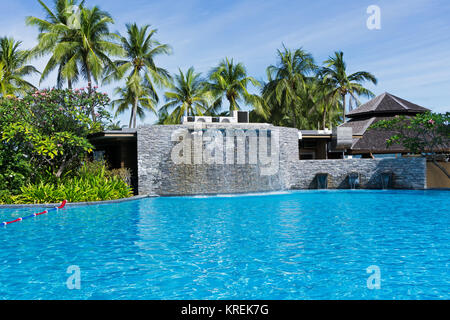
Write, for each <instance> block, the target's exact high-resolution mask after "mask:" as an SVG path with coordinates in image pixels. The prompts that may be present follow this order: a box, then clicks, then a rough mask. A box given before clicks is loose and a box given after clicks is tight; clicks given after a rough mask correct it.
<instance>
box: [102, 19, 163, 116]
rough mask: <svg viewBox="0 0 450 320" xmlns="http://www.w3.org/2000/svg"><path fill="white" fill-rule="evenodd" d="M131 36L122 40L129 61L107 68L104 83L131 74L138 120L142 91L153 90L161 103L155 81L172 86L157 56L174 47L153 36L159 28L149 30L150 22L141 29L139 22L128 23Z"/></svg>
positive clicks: (134, 110)
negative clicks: (156, 58) (139, 100)
mask: <svg viewBox="0 0 450 320" xmlns="http://www.w3.org/2000/svg"><path fill="white" fill-rule="evenodd" d="M126 26H127V37H121V38H120V42H121V46H122V49H123V51H124V56H125V57H126V59H125V60H118V61H115V62H114V68H111V67H110V68H109V70H107V76H106V77H105V79H104V83H108V82H110V81H112V80H119V79H121V78H122V77H123V76H124V74H126V73H128V76H127V86H128V90H129V91H130V92H134V96H135V99H136V100H135V101H134V103H133V108H132V115H131V116H132V117H133V118H134V120H133V122H134V123H136V113H137V105H138V100H137V97H139V96H141V94H140V92H152V95H153V96H154V99H155V101H156V102H158V100H159V98H158V95H157V94H156V90H155V86H154V83H155V84H156V85H157V86H158V87H162V86H163V85H168V83H169V79H170V74H169V72H168V71H167V70H165V69H163V68H160V67H158V66H157V65H156V63H155V57H156V56H158V55H161V54H170V52H171V48H170V46H169V45H167V44H161V43H160V42H159V41H157V40H155V39H153V36H154V35H155V33H156V32H157V30H156V29H151V30H150V29H149V28H150V26H149V25H144V26H143V27H141V28H139V27H138V26H137V25H136V24H135V23H134V24H127V25H126Z"/></svg>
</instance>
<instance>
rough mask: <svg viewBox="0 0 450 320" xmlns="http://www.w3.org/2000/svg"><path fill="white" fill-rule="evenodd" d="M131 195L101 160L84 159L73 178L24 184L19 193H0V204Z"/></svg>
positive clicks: (76, 200)
mask: <svg viewBox="0 0 450 320" xmlns="http://www.w3.org/2000/svg"><path fill="white" fill-rule="evenodd" d="M132 195H133V192H132V190H131V188H130V186H129V185H128V184H127V183H126V182H125V181H123V180H122V177H120V176H118V175H115V174H114V173H113V172H112V171H110V170H108V169H107V167H106V164H105V163H104V162H97V161H96V162H87V163H85V165H84V166H82V167H81V168H80V169H79V170H78V171H77V172H76V175H75V176H73V177H68V178H64V179H61V180H59V181H58V182H56V183H55V182H53V181H47V182H46V181H41V182H39V183H36V184H31V183H28V184H27V185H25V186H22V187H21V188H20V194H19V195H16V196H12V195H11V194H10V193H6V192H5V194H2V193H1V192H0V203H27V204H28V203H36V204H38V203H58V202H61V201H63V200H67V201H69V202H85V201H104V200H114V199H121V198H127V197H130V196H132Z"/></svg>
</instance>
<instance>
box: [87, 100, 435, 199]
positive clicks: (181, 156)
mask: <svg viewBox="0 0 450 320" xmlns="http://www.w3.org/2000/svg"><path fill="white" fill-rule="evenodd" d="M427 111H428V109H426V108H424V107H421V106H418V105H416V104H414V103H411V102H409V101H406V100H404V99H401V98H398V97H396V96H394V95H391V94H389V93H384V94H382V95H380V96H378V97H376V98H374V99H373V100H371V101H369V102H367V103H365V104H363V105H361V106H360V107H358V108H357V109H355V110H352V111H351V112H349V114H348V118H350V120H349V121H348V122H346V123H344V124H342V125H341V126H339V127H337V128H333V129H332V130H328V129H327V130H297V129H295V128H286V127H276V126H273V125H271V124H267V123H249V117H248V112H241V111H239V112H238V111H235V112H233V114H232V116H231V117H202V116H199V117H184V118H183V119H182V123H181V124H179V125H147V126H140V127H139V128H138V129H123V130H117V131H104V132H100V133H97V134H95V135H92V136H91V137H90V141H91V142H92V144H93V145H94V146H95V149H96V151H95V154H94V158H104V159H106V160H107V161H108V163H109V164H110V165H111V166H112V167H113V168H128V169H129V170H130V172H131V174H132V178H131V182H132V186H133V188H134V191H135V193H139V194H157V195H192V194H216V193H240V192H259V191H275V190H288V189H308V188H323V187H324V188H384V187H394V188H406V189H424V188H427V177H426V175H427V163H426V160H425V159H424V158H403V157H401V156H400V157H398V155H404V154H406V153H408V152H409V150H406V149H404V148H402V147H400V146H395V145H394V146H391V147H390V148H387V147H386V139H388V138H389V137H390V136H391V134H390V133H389V132H380V131H378V130H371V129H369V127H370V126H371V124H374V123H376V122H377V121H380V120H382V119H389V118H392V117H395V116H397V115H406V116H414V115H416V114H417V113H423V112H427ZM212 141H214V143H212ZM252 143H253V145H252ZM242 147H243V149H242ZM386 154H392V155H393V156H391V157H386V156H385V155H386ZM376 155H384V156H382V157H377V156H376ZM174 157H175V158H174ZM352 158H354V159H352ZM356 158H363V159H356ZM438 180H439V179H438ZM430 181H431V180H430ZM428 187H436V186H435V185H428Z"/></svg>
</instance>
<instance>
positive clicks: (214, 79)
mask: <svg viewBox="0 0 450 320" xmlns="http://www.w3.org/2000/svg"><path fill="white" fill-rule="evenodd" d="M209 80H210V82H209V84H208V87H209V90H210V92H211V94H212V95H213V96H214V97H216V100H215V102H214V103H213V105H212V109H211V112H215V113H217V110H219V109H220V108H221V107H222V103H223V100H224V98H226V99H227V100H228V102H229V105H230V115H231V114H232V112H233V111H234V110H239V109H240V105H239V103H240V102H241V101H243V102H245V103H247V104H249V105H251V106H253V107H254V108H255V111H256V112H257V113H259V114H261V115H263V116H264V117H266V116H267V111H266V110H265V109H264V104H263V102H262V99H261V98H260V97H259V96H258V95H255V94H250V93H249V92H248V91H247V87H248V85H249V84H250V83H251V84H253V85H254V86H255V87H259V86H261V84H260V83H259V82H258V81H257V80H255V79H254V78H253V77H250V76H247V70H246V69H245V67H244V65H243V64H242V63H234V61H233V59H231V60H228V58H225V59H224V60H222V61H221V62H220V63H219V65H218V66H217V67H216V68H214V69H212V70H211V72H210V74H209Z"/></svg>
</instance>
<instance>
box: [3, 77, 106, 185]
mask: <svg viewBox="0 0 450 320" xmlns="http://www.w3.org/2000/svg"><path fill="white" fill-rule="evenodd" d="M109 102H110V99H109V97H108V95H107V94H104V93H98V92H96V90H95V88H91V87H90V86H89V87H88V88H81V89H76V90H69V89H64V90H57V89H50V90H40V91H35V92H31V93H29V94H27V95H25V96H24V97H23V98H17V97H11V96H8V97H4V98H0V163H2V162H5V161H7V162H8V163H9V162H10V161H11V156H12V155H13V154H15V155H16V158H18V159H16V160H15V162H16V163H17V162H18V161H19V160H23V161H24V162H25V163H27V164H28V165H30V166H31V167H32V168H33V173H32V174H31V175H30V179H31V180H33V178H36V177H38V176H42V175H45V174H47V173H51V174H53V175H54V176H55V177H58V178H59V177H60V176H61V175H62V174H63V172H64V171H66V170H69V169H71V168H73V167H75V166H76V165H77V164H78V163H79V161H80V160H81V159H82V157H84V156H85V154H86V153H87V152H91V151H92V145H91V144H90V143H89V141H88V140H87V136H88V134H90V133H94V132H98V131H101V130H102V127H103V123H105V122H106V121H107V120H110V116H109V113H108V112H107V111H106V109H105V107H106V106H107V105H108V104H109ZM5 169H6V168H5V167H4V166H1V168H0V178H1V177H3V179H4V180H6V182H4V184H5V183H6V184H10V178H11V179H12V177H10V176H11V174H8V172H7V171H6V170H5ZM9 170H13V171H14V172H21V171H24V170H25V169H24V170H21V169H19V168H15V169H14V168H13V169H9ZM27 172H28V170H25V173H27ZM25 180H26V179H25ZM0 187H1V186H0ZM18 187H20V186H15V187H14V188H15V189H17V188H18ZM9 188H11V186H9Z"/></svg>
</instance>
